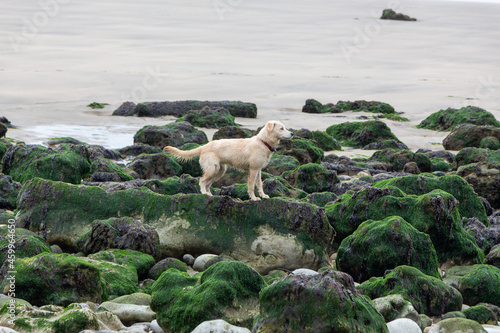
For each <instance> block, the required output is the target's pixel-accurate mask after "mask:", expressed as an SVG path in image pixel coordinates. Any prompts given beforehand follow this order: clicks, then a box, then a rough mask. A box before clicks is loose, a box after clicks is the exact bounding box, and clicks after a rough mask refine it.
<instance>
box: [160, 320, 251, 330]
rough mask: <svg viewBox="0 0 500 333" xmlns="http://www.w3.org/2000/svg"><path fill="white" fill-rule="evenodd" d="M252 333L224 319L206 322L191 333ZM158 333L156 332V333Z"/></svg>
mask: <svg viewBox="0 0 500 333" xmlns="http://www.w3.org/2000/svg"><path fill="white" fill-rule="evenodd" d="M208 332H210V333H250V330H249V329H246V328H242V327H237V326H233V325H231V324H229V323H227V322H226V321H224V320H222V319H217V320H210V321H205V322H203V323H201V324H200V325H198V326H197V327H196V328H195V329H194V330H193V331H192V332H191V333H208ZM155 333H156V332H155Z"/></svg>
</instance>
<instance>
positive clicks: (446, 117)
mask: <svg viewBox="0 0 500 333" xmlns="http://www.w3.org/2000/svg"><path fill="white" fill-rule="evenodd" d="M460 124H473V125H490V126H494V127H500V122H498V121H497V120H496V119H495V116H494V115H493V114H491V113H490V112H488V111H486V110H484V109H481V108H479V107H476V106H466V107H463V108H460V109H454V108H448V109H446V110H444V109H443V110H439V111H437V112H434V113H433V114H431V115H430V116H428V117H427V118H425V119H424V120H422V122H420V124H418V125H417V128H425V129H430V130H437V131H450V130H452V129H454V128H455V127H457V126H458V125H460Z"/></svg>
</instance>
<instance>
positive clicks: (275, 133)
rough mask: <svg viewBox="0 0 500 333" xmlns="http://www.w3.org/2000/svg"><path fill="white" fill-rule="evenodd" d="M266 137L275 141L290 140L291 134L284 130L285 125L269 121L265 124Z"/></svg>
mask: <svg viewBox="0 0 500 333" xmlns="http://www.w3.org/2000/svg"><path fill="white" fill-rule="evenodd" d="M265 128H266V131H267V135H268V136H270V137H272V138H274V139H276V140H280V139H291V138H292V136H293V133H292V132H290V131H289V130H287V129H286V127H285V125H284V124H283V123H282V122H280V121H269V122H268V123H267V124H266V127H265Z"/></svg>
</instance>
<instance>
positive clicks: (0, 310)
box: [0, 99, 500, 333]
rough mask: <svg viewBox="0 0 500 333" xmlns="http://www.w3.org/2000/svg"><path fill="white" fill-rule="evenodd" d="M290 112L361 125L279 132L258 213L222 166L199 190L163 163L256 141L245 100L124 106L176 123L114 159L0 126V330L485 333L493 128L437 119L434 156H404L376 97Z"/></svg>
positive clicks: (497, 153) (498, 166)
mask: <svg viewBox="0 0 500 333" xmlns="http://www.w3.org/2000/svg"><path fill="white" fill-rule="evenodd" d="M302 111H303V112H304V113H310V116H311V117H315V114H318V113H321V114H325V113H334V114H338V113H345V114H350V115H352V114H353V113H355V112H360V111H362V112H363V113H362V115H361V116H360V117H359V119H357V121H351V122H345V123H341V124H334V125H331V126H329V127H328V128H327V129H326V130H325V131H318V130H314V129H313V130H311V129H307V128H293V129H291V130H292V131H293V132H294V137H293V139H291V140H283V141H282V142H281V145H280V147H279V149H278V150H277V152H276V153H275V154H274V155H273V157H272V159H271V161H270V163H269V165H268V167H266V169H264V170H263V172H262V176H263V180H264V189H265V192H266V193H267V194H268V195H269V196H270V197H271V198H270V199H267V200H262V201H259V202H254V201H249V200H248V199H249V198H248V194H247V188H246V186H247V185H246V175H245V174H244V173H242V172H240V171H237V170H229V171H228V173H227V174H226V175H225V176H224V177H223V178H222V179H221V180H220V181H218V182H217V183H216V184H215V185H214V187H215V189H214V193H215V195H214V196H213V197H209V196H206V195H202V194H200V191H199V187H198V179H199V177H200V176H201V169H200V167H199V165H198V163H197V161H196V160H194V161H188V162H182V161H178V160H175V159H174V158H173V157H172V156H170V155H168V154H166V153H163V152H162V151H161V149H162V148H163V146H165V145H172V146H176V147H180V149H193V148H195V147H197V146H199V145H202V144H205V143H207V142H208V141H209V138H208V137H207V135H206V129H207V128H211V129H213V130H215V131H216V132H215V134H214V135H213V139H221V138H241V137H249V136H251V135H253V134H255V131H252V130H250V129H246V128H243V127H242V126H240V125H238V121H237V120H238V118H241V117H248V118H255V117H256V116H257V109H256V106H255V104H252V103H243V102H232V101H220V102H203V101H185V102H182V101H181V102H148V103H142V104H137V105H135V104H133V103H124V104H123V105H122V106H120V108H118V110H117V111H116V112H115V116H116V117H121V116H129V117H130V116H132V117H137V116H146V117H163V116H165V115H169V116H174V117H176V118H178V119H177V120H176V121H173V122H169V123H165V124H164V125H161V126H145V127H144V128H142V129H141V130H139V131H138V132H137V133H136V134H135V136H134V144H133V145H131V146H127V147H123V148H121V149H108V148H106V147H103V146H99V145H93V144H91V143H85V142H81V141H78V140H76V139H73V138H69V137H64V138H53V139H51V140H50V141H49V142H48V143H47V145H34V144H30V143H29V142H26V143H25V142H19V141H17V140H14V139H10V138H9V133H8V128H7V127H5V126H3V127H2V126H0V133H3V134H4V136H6V137H3V138H2V139H1V142H0V155H1V165H2V174H1V175H0V262H1V264H2V266H1V268H0V332H2V330H3V331H5V332H72V333H73V332H89V333H90V332H155V333H159V332H209V331H213V332H255V333H256V332H262V333H264V332H284V331H286V332H346V333H347V332H391V333H399V332H401V333H403V332H410V333H412V332H415V333H417V332H430V333H433V332H458V331H459V330H461V331H463V332H465V331H467V332H500V326H498V323H499V320H500V191H499V188H500V123H499V122H498V121H497V120H496V119H495V117H494V116H493V115H492V114H491V113H490V112H488V111H487V110H484V109H480V108H477V107H463V108H460V109H452V108H449V109H443V110H439V111H437V112H436V113H433V114H432V115H430V116H429V117H427V118H426V119H424V120H423V121H422V122H421V123H420V124H419V125H418V127H420V128H426V129H431V130H439V131H449V132H450V133H449V135H447V137H446V138H445V139H444V142H443V145H444V147H445V148H446V150H441V151H431V150H426V149H420V150H416V151H412V150H410V149H408V147H407V146H406V145H405V144H404V143H403V142H402V141H401V140H400V139H399V138H398V137H397V136H396V135H395V134H394V133H393V132H392V131H391V129H390V127H389V126H387V124H386V119H390V120H392V121H401V122H405V121H406V120H407V119H405V118H404V117H403V115H402V114H400V113H398V112H397V111H396V110H395V109H394V108H393V107H392V106H391V105H389V104H387V103H383V102H378V101H339V102H337V103H326V104H322V103H320V102H319V101H316V100H313V99H308V100H307V101H305V103H304V106H303V109H302ZM367 114H368V116H367ZM345 147H352V148H356V149H361V150H363V149H365V150H376V151H375V152H374V153H373V154H372V155H371V156H370V157H352V156H351V157H349V156H346V155H345V154H343V149H344V148H345Z"/></svg>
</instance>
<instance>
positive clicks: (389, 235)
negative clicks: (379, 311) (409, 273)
mask: <svg viewBox="0 0 500 333" xmlns="http://www.w3.org/2000/svg"><path fill="white" fill-rule="evenodd" d="M335 263H336V265H337V268H338V269H339V270H341V271H343V272H346V273H348V274H350V275H351V276H352V277H353V279H354V281H356V282H363V281H365V280H368V279H369V278H371V277H373V276H382V275H383V274H384V272H385V271H386V270H390V269H393V268H395V267H397V266H400V265H408V266H413V267H416V268H418V269H419V270H420V271H422V272H423V273H425V274H427V275H430V276H433V277H435V278H439V279H440V278H441V276H440V275H439V272H438V266H439V264H438V259H437V255H436V250H435V249H434V246H433V245H432V241H431V239H430V237H429V235H427V234H424V233H423V232H420V231H418V230H417V229H415V228H414V227H413V226H412V225H411V224H409V223H408V222H406V221H405V220H403V219H402V218H400V217H399V216H390V217H387V218H385V219H384V220H382V221H374V220H368V221H365V222H363V223H362V224H361V225H360V226H359V227H358V229H357V230H356V231H355V232H354V233H353V234H352V235H350V236H348V237H346V238H345V239H344V240H343V241H342V244H341V245H340V247H339V250H338V253H337V259H336V261H335Z"/></svg>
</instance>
